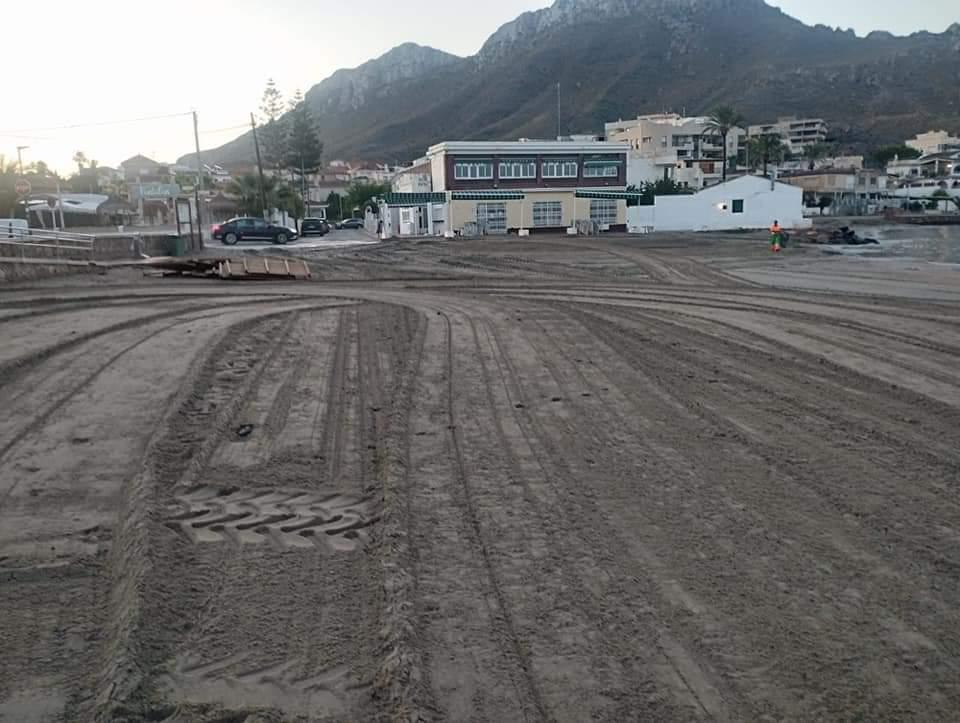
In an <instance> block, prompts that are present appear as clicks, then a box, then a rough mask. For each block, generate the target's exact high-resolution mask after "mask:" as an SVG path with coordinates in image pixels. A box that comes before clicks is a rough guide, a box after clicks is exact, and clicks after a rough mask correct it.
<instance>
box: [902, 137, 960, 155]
mask: <svg viewBox="0 0 960 723" xmlns="http://www.w3.org/2000/svg"><path fill="white" fill-rule="evenodd" d="M906 145H907V146H908V147H910V148H914V149H916V150H918V151H920V153H921V154H923V155H924V156H929V155H931V154H933V153H944V152H946V151H960V138H957V137H956V136H951V135H950V134H949V133H947V131H928V132H927V133H918V134H917V136H916V138H911V139H910V140H908V141H907V143H906Z"/></svg>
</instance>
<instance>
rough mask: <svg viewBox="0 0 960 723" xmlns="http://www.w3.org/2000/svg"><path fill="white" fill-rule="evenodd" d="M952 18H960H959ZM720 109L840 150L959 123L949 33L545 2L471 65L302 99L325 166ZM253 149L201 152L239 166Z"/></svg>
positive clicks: (435, 57) (359, 73) (957, 57)
mask: <svg viewBox="0 0 960 723" xmlns="http://www.w3.org/2000/svg"><path fill="white" fill-rule="evenodd" d="M958 15H960V13H958ZM558 81H559V82H560V83H561V84H562V88H563V130H564V131H565V132H578V131H586V130H596V131H598V130H600V129H601V128H602V125H603V123H604V122H605V121H609V120H615V119H617V118H619V117H630V116H633V115H635V114H637V113H638V112H655V111H659V110H664V109H672V110H677V111H681V110H686V112H688V113H703V112H707V111H709V110H710V109H711V108H712V107H713V106H715V105H716V104H718V103H729V104H731V105H734V106H735V107H737V108H738V109H739V110H740V111H742V112H743V113H744V115H745V116H747V118H748V119H749V120H750V121H751V122H762V121H767V120H772V119H774V118H776V117H777V116H778V115H789V114H804V115H813V116H821V117H824V118H827V119H828V120H829V121H830V122H831V124H832V125H833V126H834V128H835V130H836V132H837V134H838V136H839V137H840V138H841V139H842V140H843V141H845V142H846V143H848V144H851V145H854V146H856V145H858V144H864V143H868V142H888V141H899V140H902V139H903V138H904V137H905V136H907V135H910V134H912V133H915V132H918V131H923V130H927V129H928V128H929V127H932V126H937V125H943V124H946V125H948V126H950V127H951V128H953V127H954V126H956V125H957V122H958V121H957V119H958V117H960V92H958V91H957V88H958V85H960V24H954V25H953V26H951V28H950V29H948V30H947V31H946V32H944V33H941V34H931V33H926V32H922V33H916V34H914V35H911V36H908V37H895V36H893V35H890V34H889V33H871V34H870V35H869V36H867V37H865V38H858V37H857V36H856V35H854V34H853V33H852V32H850V31H846V32H844V31H839V30H832V29H830V28H827V27H824V26H816V27H810V26H807V25H804V24H803V23H801V22H799V21H798V20H795V19H794V18H791V17H789V16H787V15H785V14H784V13H782V12H781V11H780V10H779V9H776V8H773V7H770V6H769V5H767V4H766V3H765V2H764V1H763V0H557V1H556V2H555V3H554V5H553V6H551V7H549V8H546V9H544V10H540V11H536V12H531V13H524V14H523V15H521V16H520V17H518V18H517V19H515V20H514V21H512V22H510V23H507V24H506V25H504V26H503V27H501V28H500V29H499V30H498V31H497V32H496V33H494V34H493V35H492V36H491V37H490V38H489V39H488V41H487V42H486V43H485V44H484V46H483V48H482V49H481V50H480V52H479V53H478V54H477V55H476V56H474V57H472V58H467V59H461V58H457V57H455V56H451V55H448V54H446V53H442V52H441V51H437V50H433V49H431V48H423V47H420V46H415V45H412V44H408V45H404V46H400V48H396V49H394V50H393V51H391V52H390V53H388V54H386V55H384V56H383V57H381V58H378V59H377V60H374V61H371V62H370V63H367V64H365V65H364V66H361V67H360V68H357V69H355V70H348V71H338V72H337V73H334V75H332V76H331V77H330V78H328V79H327V80H325V81H323V82H322V83H320V84H319V85H317V86H315V87H314V88H313V89H311V90H310V92H309V93H308V94H307V99H308V102H309V103H310V105H311V107H312V109H313V110H314V112H315V115H316V118H317V121H318V125H319V127H320V130H321V134H322V137H323V140H324V142H325V144H326V148H327V150H328V153H329V154H331V155H334V156H347V157H364V158H370V159H380V160H388V161H393V160H396V159H409V158H412V157H414V156H416V155H419V154H421V153H422V152H423V150H424V149H425V148H426V147H427V146H428V145H429V144H431V143H434V142H437V141H439V140H443V139H451V138H456V139H484V138H516V137H520V136H532V137H550V136H552V135H553V134H554V133H555V132H556V131H555V129H556V101H555V84H556V83H557V82H558ZM251 153H252V151H251V150H250V142H249V139H244V138H241V139H238V140H237V141H234V142H232V143H230V144H227V145H226V146H223V147H222V148H220V149H215V150H213V151H211V152H209V155H210V157H211V158H212V159H213V160H217V161H221V162H223V161H226V162H229V161H237V160H247V159H249V158H250V156H251Z"/></svg>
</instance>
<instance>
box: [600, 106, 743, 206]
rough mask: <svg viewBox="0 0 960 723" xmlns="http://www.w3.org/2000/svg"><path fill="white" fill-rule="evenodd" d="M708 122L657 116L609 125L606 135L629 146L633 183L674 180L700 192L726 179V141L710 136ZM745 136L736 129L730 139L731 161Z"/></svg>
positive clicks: (728, 138) (676, 116)
mask: <svg viewBox="0 0 960 723" xmlns="http://www.w3.org/2000/svg"><path fill="white" fill-rule="evenodd" d="M709 122H710V119H709V118H707V117H704V116H698V117H683V116H680V115H678V114H676V113H658V114H654V115H641V116H637V117H636V118H634V119H632V120H626V121H625V120H618V121H614V122H612V123H607V124H605V126H604V131H605V133H606V137H607V140H608V141H614V142H623V143H628V144H629V146H630V159H631V168H632V169H634V171H633V172H632V173H631V177H630V179H629V180H630V183H634V184H639V183H641V182H644V181H657V180H660V179H672V180H674V181H676V182H677V183H680V184H681V185H683V186H687V187H688V188H692V189H701V188H704V187H705V186H709V185H713V184H715V183H719V182H720V181H721V179H722V177H723V139H722V138H720V137H718V136H716V135H714V134H712V133H711V132H710V130H709ZM745 135H746V131H744V130H741V129H736V130H735V131H732V132H731V133H730V134H729V135H728V136H727V141H726V142H727V158H728V159H735V158H736V157H737V154H738V153H739V150H740V143H741V139H742V138H743V137H744V136H745Z"/></svg>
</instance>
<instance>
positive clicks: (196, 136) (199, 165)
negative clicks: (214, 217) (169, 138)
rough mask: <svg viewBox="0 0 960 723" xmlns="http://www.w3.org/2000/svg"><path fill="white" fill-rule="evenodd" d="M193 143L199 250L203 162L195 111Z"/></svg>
mask: <svg viewBox="0 0 960 723" xmlns="http://www.w3.org/2000/svg"><path fill="white" fill-rule="evenodd" d="M193 143H194V145H195V146H196V149H197V182H196V183H195V184H194V186H193V202H194V203H195V204H196V206H197V208H196V215H197V238H198V239H199V241H200V247H199V249H197V250H198V251H199V250H202V249H203V223H202V222H201V220H200V193H201V192H202V191H203V163H202V161H201V160H200V131H199V129H198V126H197V111H193Z"/></svg>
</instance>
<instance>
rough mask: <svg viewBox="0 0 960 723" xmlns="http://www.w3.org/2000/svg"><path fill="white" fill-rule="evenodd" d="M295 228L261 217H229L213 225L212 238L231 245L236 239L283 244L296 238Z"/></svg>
mask: <svg viewBox="0 0 960 723" xmlns="http://www.w3.org/2000/svg"><path fill="white" fill-rule="evenodd" d="M297 235H298V234H297V231H296V229H292V228H287V227H286V226H279V225H277V224H273V223H269V222H268V221H264V220H263V219H262V218H246V217H244V218H231V219H230V220H229V221H226V222H225V223H221V224H217V225H215V226H214V227H213V238H214V239H216V240H217V241H223V243H224V244H225V245H227V246H233V245H234V244H235V243H237V242H238V241H270V242H271V243H275V244H285V243H287V241H293V240H294V239H295V238H297Z"/></svg>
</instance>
